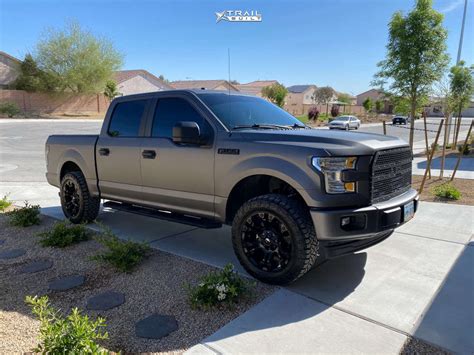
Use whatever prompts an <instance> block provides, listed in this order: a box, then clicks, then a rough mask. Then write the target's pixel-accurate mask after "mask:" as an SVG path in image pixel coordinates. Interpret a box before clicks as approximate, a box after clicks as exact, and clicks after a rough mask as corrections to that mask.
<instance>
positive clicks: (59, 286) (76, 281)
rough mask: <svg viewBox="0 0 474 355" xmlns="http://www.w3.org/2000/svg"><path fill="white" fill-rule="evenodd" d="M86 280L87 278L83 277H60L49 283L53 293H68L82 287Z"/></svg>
mask: <svg viewBox="0 0 474 355" xmlns="http://www.w3.org/2000/svg"><path fill="white" fill-rule="evenodd" d="M85 280H86V277H85V276H83V275H71V276H65V277H60V278H57V279H55V280H53V281H51V282H50V283H49V289H50V290H52V291H66V290H70V289H71V288H74V287H78V286H81V285H82V284H83V283H84V281H85Z"/></svg>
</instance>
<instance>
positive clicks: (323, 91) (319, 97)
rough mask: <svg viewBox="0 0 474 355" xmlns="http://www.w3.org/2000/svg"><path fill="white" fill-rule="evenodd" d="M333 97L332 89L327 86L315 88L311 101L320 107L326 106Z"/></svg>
mask: <svg viewBox="0 0 474 355" xmlns="http://www.w3.org/2000/svg"><path fill="white" fill-rule="evenodd" d="M333 96H334V89H333V88H332V87H329V86H323V87H320V88H317V89H316V91H315V92H314V95H313V99H314V101H316V103H318V104H320V105H327V104H328V103H329V102H330V101H331V100H332V98H333Z"/></svg>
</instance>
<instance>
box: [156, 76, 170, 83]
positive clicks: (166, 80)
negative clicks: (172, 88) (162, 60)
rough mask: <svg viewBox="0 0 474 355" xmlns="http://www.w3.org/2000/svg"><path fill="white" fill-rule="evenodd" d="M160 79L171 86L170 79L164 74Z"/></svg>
mask: <svg viewBox="0 0 474 355" xmlns="http://www.w3.org/2000/svg"><path fill="white" fill-rule="evenodd" d="M158 78H160V79H161V80H163V81H164V82H165V83H166V84H169V82H170V81H169V80H168V79H166V78H165V77H164V75H163V74H161V75H160V76H159V77H158Z"/></svg>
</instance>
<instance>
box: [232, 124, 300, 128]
mask: <svg viewBox="0 0 474 355" xmlns="http://www.w3.org/2000/svg"><path fill="white" fill-rule="evenodd" d="M246 128H252V129H275V128H277V129H291V128H292V126H283V125H277V124H267V123H266V124H258V123H254V124H253V125H237V126H234V127H232V129H233V130H234V129H246Z"/></svg>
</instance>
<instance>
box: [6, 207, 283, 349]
mask: <svg viewBox="0 0 474 355" xmlns="http://www.w3.org/2000/svg"><path fill="white" fill-rule="evenodd" d="M54 222H55V221H54V220H53V219H52V218H49V217H46V216H42V217H41V225H38V226H32V227H28V228H18V227H12V226H10V225H9V224H8V222H7V218H6V216H5V215H3V214H0V240H3V243H2V244H1V245H0V252H1V251H5V250H11V249H24V250H26V254H24V255H22V256H19V257H17V258H13V259H2V260H0V339H2V341H1V342H0V353H2V354H4V353H23V352H28V351H30V350H31V349H32V348H33V347H34V346H36V345H37V336H38V326H39V322H38V321H37V320H36V319H34V317H33V315H32V314H31V311H30V308H29V307H28V306H27V305H25V303H24V299H25V297H26V296H27V295H48V296H49V299H50V302H51V303H52V305H53V306H54V307H56V308H59V309H61V310H62V311H63V312H64V313H68V312H69V310H70V309H71V308H72V307H78V308H79V309H81V310H82V311H83V312H84V313H85V314H88V315H90V316H91V317H92V318H95V317H97V316H99V315H100V316H103V317H105V318H106V323H107V328H106V330H107V331H108V333H109V339H108V340H106V341H103V343H102V345H103V346H104V347H105V348H106V349H108V350H110V351H113V352H119V351H122V352H125V353H129V352H134V353H136V352H147V353H156V352H183V351H185V350H186V349H188V348H189V347H191V346H193V345H194V344H197V343H199V341H201V340H202V339H204V338H205V337H207V336H209V335H211V334H212V333H214V332H215V331H216V330H218V329H219V328H221V327H222V326H224V325H225V324H226V323H228V322H229V321H231V320H232V319H234V318H235V317H237V316H238V315H240V314H242V313H243V312H245V311H246V310H248V309H249V308H250V307H252V306H253V305H254V304H256V303H257V302H259V301H261V300H262V299H263V298H265V297H266V296H267V295H269V294H271V293H272V292H273V291H274V290H275V288H274V287H272V286H269V285H265V284H262V283H259V282H257V283H256V286H255V290H254V294H253V295H252V297H249V298H248V299H246V300H244V301H243V302H241V303H240V304H238V305H237V306H235V307H234V308H231V309H229V308H222V309H213V310H209V311H201V310H193V309H191V307H190V306H189V304H188V302H187V292H186V289H185V285H186V284H195V283H196V282H197V281H198V278H199V277H200V276H202V275H204V274H206V273H208V272H210V271H212V270H216V269H215V268H213V267H211V266H208V265H205V264H202V263H199V262H195V261H192V260H188V259H185V258H181V257H178V256H174V255H171V254H168V253H164V252H160V251H157V250H153V251H152V255H151V256H150V257H149V258H148V259H146V260H145V261H144V262H143V263H142V264H141V265H140V266H139V267H138V268H137V269H136V270H135V271H133V272H132V273H130V274H124V273H120V272H117V271H115V270H114V269H112V268H111V267H109V266H107V265H103V264H100V263H97V262H95V261H92V260H90V256H92V255H95V254H97V252H98V251H99V250H100V249H101V246H100V245H99V244H98V243H97V242H95V241H94V240H90V241H87V242H82V243H79V244H76V245H73V246H70V247H67V248H64V249H56V248H42V247H41V246H40V245H39V244H38V238H37V237H36V235H37V234H38V233H39V232H42V231H45V230H47V229H49V228H51V226H52V225H53V224H54ZM36 260H51V261H52V262H53V266H52V267H51V268H48V269H46V270H43V271H40V272H36V273H20V272H19V270H21V268H23V267H24V266H25V265H26V264H28V263H30V262H32V261H36ZM72 275H84V276H85V282H84V283H83V284H82V285H80V286H78V287H75V288H72V289H69V290H66V291H52V290H50V289H49V288H48V285H49V284H50V283H51V282H52V281H54V280H57V279H58V278H60V277H64V276H72ZM106 291H116V292H119V293H122V294H123V295H124V296H125V303H123V304H122V305H120V306H118V307H115V308H112V309H109V310H107V311H92V310H87V308H86V304H87V300H88V299H90V298H91V297H92V296H95V295H98V294H100V293H103V292H106ZM155 313H158V314H161V315H168V316H173V317H174V318H175V319H176V321H177V324H178V330H176V331H174V332H172V333H171V334H169V335H168V336H166V337H164V338H161V339H159V340H153V339H144V338H139V337H137V336H136V335H135V324H136V323H137V322H139V321H140V320H142V319H144V318H146V317H148V316H150V315H152V314H155Z"/></svg>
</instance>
